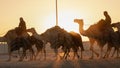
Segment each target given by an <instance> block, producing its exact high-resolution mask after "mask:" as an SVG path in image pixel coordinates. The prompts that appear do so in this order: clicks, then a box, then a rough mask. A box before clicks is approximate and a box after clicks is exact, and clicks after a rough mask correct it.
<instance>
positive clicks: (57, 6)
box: [56, 0, 58, 26]
mask: <svg viewBox="0 0 120 68" xmlns="http://www.w3.org/2000/svg"><path fill="white" fill-rule="evenodd" d="M56 26H58V6H57V0H56Z"/></svg>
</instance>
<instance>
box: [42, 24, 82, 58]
mask: <svg viewBox="0 0 120 68" xmlns="http://www.w3.org/2000/svg"><path fill="white" fill-rule="evenodd" d="M40 36H41V38H42V39H43V40H44V41H45V42H50V44H51V48H52V49H54V51H55V54H56V56H57V55H58V51H57V49H58V48H60V47H62V50H63V52H64V56H63V58H65V59H67V56H68V55H69V52H70V49H71V48H72V49H73V51H78V49H79V47H78V46H79V44H77V45H76V44H75V43H78V42H79V43H80V46H82V45H81V43H82V41H81V40H80V39H81V37H78V38H80V39H79V41H78V38H74V40H77V41H76V42H75V41H74V40H73V37H74V36H75V35H73V34H70V33H68V32H67V31H65V30H64V29H61V28H60V27H59V26H55V27H52V28H50V29H48V30H46V31H45V32H44V33H42V34H41V35H40ZM77 36H78V35H77ZM75 49H76V50H75ZM81 50H82V51H83V49H82V48H81ZM74 53H76V54H77V52H74ZM77 56H78V55H77Z"/></svg>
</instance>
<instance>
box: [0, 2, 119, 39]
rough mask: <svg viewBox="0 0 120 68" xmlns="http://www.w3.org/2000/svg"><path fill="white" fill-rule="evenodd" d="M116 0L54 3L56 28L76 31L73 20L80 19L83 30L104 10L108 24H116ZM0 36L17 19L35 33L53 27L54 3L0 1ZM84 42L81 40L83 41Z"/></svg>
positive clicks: (117, 9)
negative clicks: (108, 20) (109, 22)
mask: <svg viewBox="0 0 120 68" xmlns="http://www.w3.org/2000/svg"><path fill="white" fill-rule="evenodd" d="M119 6H120V0H58V13H59V14H58V15H59V26H61V27H62V28H64V29H65V30H67V31H75V32H79V31H78V25H77V24H75V23H74V22H73V19H74V18H82V19H84V22H85V29H87V28H88V27H89V26H90V25H91V24H93V23H96V22H97V21H99V20H100V19H101V18H103V19H104V16H103V11H105V10H106V11H108V13H109V15H110V16H111V18H112V22H118V21H120V8H119ZM0 9H1V11H0V36H1V35H4V34H5V33H6V32H7V31H8V30H10V29H13V28H15V27H17V26H18V23H19V17H23V18H24V20H25V21H26V24H27V28H30V27H35V28H36V29H37V32H38V33H42V32H44V31H45V30H46V29H48V28H50V27H52V26H54V25H55V0H0ZM84 40H85V39H84Z"/></svg>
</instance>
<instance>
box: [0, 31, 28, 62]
mask: <svg viewBox="0 0 120 68" xmlns="http://www.w3.org/2000/svg"><path fill="white" fill-rule="evenodd" d="M23 36H24V37H27V36H29V34H28V33H24V34H23ZM17 37H18V36H17V34H16V30H15V29H12V30H9V31H8V32H7V33H6V34H5V35H4V36H3V37H0V41H4V42H7V44H8V53H9V59H8V61H10V60H11V53H10V48H11V47H10V43H11V41H13V40H14V39H15V38H17Z"/></svg>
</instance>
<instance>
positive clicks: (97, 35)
mask: <svg viewBox="0 0 120 68" xmlns="http://www.w3.org/2000/svg"><path fill="white" fill-rule="evenodd" d="M74 22H75V23H78V24H79V32H80V33H81V34H82V35H83V36H87V37H88V38H89V40H90V50H91V51H92V56H91V59H93V57H94V53H95V54H96V55H97V56H99V54H98V53H96V52H95V51H94V49H93V44H94V43H95V41H96V42H97V44H98V45H99V47H100V49H101V56H100V57H101V58H102V52H103V47H104V45H105V44H106V43H107V41H108V40H109V35H110V34H108V33H109V32H108V31H106V33H103V32H102V31H103V30H102V26H103V25H104V20H100V21H99V22H98V23H97V24H94V25H91V26H90V27H89V28H88V29H87V30H84V29H83V25H84V23H83V20H82V19H74ZM107 34H108V35H107Z"/></svg>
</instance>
